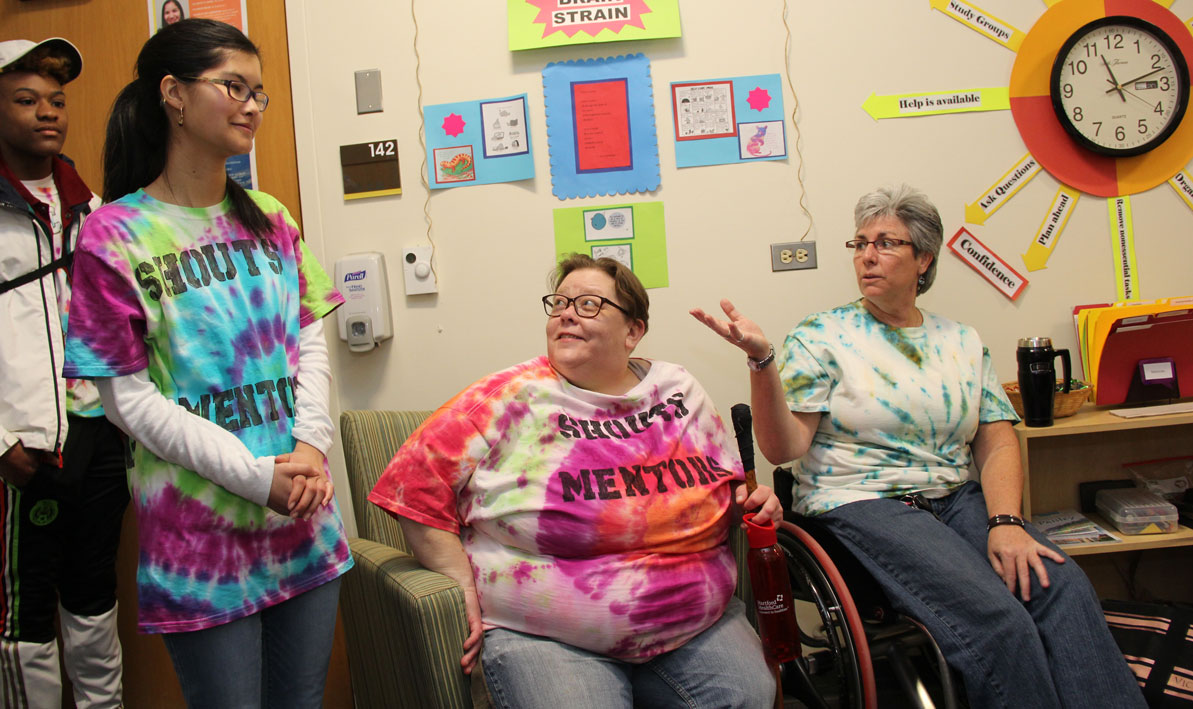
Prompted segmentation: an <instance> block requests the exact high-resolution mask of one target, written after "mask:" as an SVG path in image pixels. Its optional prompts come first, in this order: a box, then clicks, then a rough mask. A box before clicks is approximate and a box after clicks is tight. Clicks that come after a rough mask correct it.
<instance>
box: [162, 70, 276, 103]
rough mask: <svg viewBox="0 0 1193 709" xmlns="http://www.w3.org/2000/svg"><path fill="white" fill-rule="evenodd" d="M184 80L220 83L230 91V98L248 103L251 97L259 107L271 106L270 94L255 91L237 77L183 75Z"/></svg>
mask: <svg viewBox="0 0 1193 709" xmlns="http://www.w3.org/2000/svg"><path fill="white" fill-rule="evenodd" d="M181 78H182V80H183V81H206V82H208V83H210V84H219V85H221V86H223V87H224V89H225V90H226V91H227V92H228V98H230V99H232V100H234V101H239V102H241V103H248V100H249V99H250V98H251V99H253V101H255V102H256V104H257V109H258V110H260V111H264V110H265V108H266V107H267V106H269V94H267V93H265V92H264V91H253V89H252V87H250V86H249V85H248V84H246V83H244V82H243V81H237V80H236V79H212V78H210V77H207V76H186V77H181Z"/></svg>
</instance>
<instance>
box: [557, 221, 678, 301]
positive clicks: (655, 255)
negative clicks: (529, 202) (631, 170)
mask: <svg viewBox="0 0 1193 709" xmlns="http://www.w3.org/2000/svg"><path fill="white" fill-rule="evenodd" d="M554 221H555V261H556V263H558V262H559V260H560V259H562V258H563V257H564V256H565V255H567V254H570V253H581V254H588V255H590V256H592V257H593V258H605V257H607V258H611V259H614V260H616V261H620V262H621V263H623V264H625V266H626V267H627V268H629V269H630V270H631V271H633V272H634V275H636V276H638V280H640V281H642V285H643V286H645V287H646V288H665V287H667V278H668V276H667V234H666V229H665V225H664V223H663V203H662V202H638V203H636V204H608V205H601V206H587V207H563V208H560V209H556V210H555V212H554Z"/></svg>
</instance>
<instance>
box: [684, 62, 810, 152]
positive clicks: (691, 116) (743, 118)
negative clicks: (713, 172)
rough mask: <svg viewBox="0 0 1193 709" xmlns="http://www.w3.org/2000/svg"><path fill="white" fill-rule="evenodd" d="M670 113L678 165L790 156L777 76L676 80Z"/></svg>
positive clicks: (779, 80)
mask: <svg viewBox="0 0 1193 709" xmlns="http://www.w3.org/2000/svg"><path fill="white" fill-rule="evenodd" d="M671 116H672V127H673V128H674V130H675V165H676V167H698V166H701V165H724V164H728V163H742V162H757V161H760V160H783V159H786V157H787V124H786V122H785V120H784V116H783V84H782V81H781V79H780V77H779V75H778V74H760V75H758V76H739V77H736V78H732V79H708V80H703V81H677V82H674V83H672V84H671Z"/></svg>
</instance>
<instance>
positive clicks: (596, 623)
mask: <svg viewBox="0 0 1193 709" xmlns="http://www.w3.org/2000/svg"><path fill="white" fill-rule="evenodd" d="M742 479H744V476H743V474H742V468H741V459H740V457H739V456H738V453H737V450H736V447H735V444H734V442H733V439H732V437H730V436H729V435H727V434H726V431H725V427H724V424H723V422H722V421H721V418H720V416H719V415H717V412H716V411H715V409H714V408H713V405H712V402H711V401H710V400H709V398H708V395H707V394H705V392H704V390H703V389H702V388H701V387H700V385H699V383H697V382H696V380H695V379H694V378H693V377H692V376H691V375H690V374H688V373H687V371H686V370H684V369H683V368H682V367H679V366H677V365H674V364H668V363H666V362H657V361H655V362H651V363H650V370H649V371H648V372H647V373H646V374H645V376H644V377H643V378H642V380H641V381H640V382H639V383H638V385H637V386H635V387H634V388H633V389H631V390H630V391H629V392H627V393H626V394H624V395H621V396H608V395H604V394H598V393H595V392H591V391H586V390H584V389H579V388H577V387H575V386H572V385H571V384H570V383H568V381H567V380H565V379H564V378H563V377H562V376H560V375H559V374H558V373H557V372H556V371H555V370H554V369H553V368H552V367H551V365H550V363H549V362H548V360H547V358H546V357H539V358H537V359H533V360H530V361H529V362H524V363H522V364H519V365H517V366H515V367H512V368H510V369H507V370H505V371H502V372H498V373H497V374H493V375H490V376H488V377H486V378H484V379H482V380H481V381H479V382H477V383H476V384H473V385H472V386H470V387H469V388H467V389H465V390H464V391H463V392H461V393H460V394H458V395H456V397H455V398H453V399H452V400H451V401H449V402H448V403H446V404H444V405H443V406H442V407H441V408H440V409H439V410H438V411H436V412H435V413H434V415H432V416H431V418H429V419H427V421H426V422H424V423H423V425H422V426H421V427H420V428H419V429H418V430H417V431H415V433H414V434H413V435H412V436H411V437H410V440H408V441H407V442H406V444H405V445H403V446H402V448H401V449H400V450H399V451H398V454H397V455H396V456H395V457H394V459H393V461H392V462H391V463H390V464H389V466H388V467H387V468H386V469H385V472H384V474H383V475H382V476H381V479H380V480H379V481H378V483H377V485H376V487H374V488H373V491H372V493H371V494H370V495H369V500H370V501H371V502H373V503H375V504H377V505H380V506H381V507H383V508H384V509H386V510H388V511H389V512H391V513H393V514H395V515H400V516H403V517H407V518H409V519H411V520H413V521H415V522H419V523H421V524H425V525H428V526H431V527H435V528H437V529H442V530H447V531H450V532H454V533H459V534H460V537H461V540H462V541H463V545H464V550H465V552H467V554H468V557H469V559H470V561H471V562H472V569H473V573H474V575H475V577H476V587H477V594H478V596H479V599H480V605H481V612H482V617H483V621H484V625H485V627H486V628H494V627H497V628H506V629H509V630H514V631H518V632H523V633H529V634H533V635H540V636H546V637H550V638H553V639H555V640H558V641H561V642H564V643H568V644H570V645H575V646H577V647H581V648H584V649H586V650H590V651H592V652H598V653H602V654H605V655H609V656H612V657H616V658H619V659H622V660H626V661H629V662H645V661H646V660H648V659H650V658H651V657H654V656H656V655H658V654H660V653H664V652H667V651H670V650H673V649H675V648H676V647H679V646H680V645H683V644H684V643H685V642H687V641H688V640H689V639H690V638H692V637H694V636H695V635H697V634H699V633H700V632H701V631H703V630H704V629H706V628H708V627H709V626H711V625H712V624H713V623H715V622H716V621H717V620H718V619H719V618H720V617H721V615H722V613H723V612H724V610H725V607H726V605H727V604H728V602H729V598H730V596H731V595H732V594H733V589H734V585H735V584H736V579H737V573H736V567H735V565H734V560H733V556H732V554H731V552H730V551H729V548H728V545H727V543H726V540H727V538H728V529H729V521H730V520H729V517H730V513H729V506H730V502H731V487H732V486H731V485H730V483H731V482H733V481H737V480H742Z"/></svg>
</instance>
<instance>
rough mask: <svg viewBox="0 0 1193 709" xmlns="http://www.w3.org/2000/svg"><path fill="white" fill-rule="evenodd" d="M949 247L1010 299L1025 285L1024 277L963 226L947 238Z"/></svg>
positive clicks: (1017, 295)
mask: <svg viewBox="0 0 1193 709" xmlns="http://www.w3.org/2000/svg"><path fill="white" fill-rule="evenodd" d="M949 249H950V250H951V251H952V252H953V253H954V254H956V255H957V257H958V258H960V259H961V260H962V261H964V262H965V263H967V264H968V265H969V267H970V268H972V269H973V270H975V271H977V272H978V273H980V274H981V275H982V278H985V279H986V280H987V281H989V282H990V285H992V286H994V287H995V288H997V289H998V290H999V291H1000V292H1001V293H1002V294H1003V295H1005V296H1006V297H1008V298H1010V299H1011V300H1015V299H1016V298H1018V297H1019V294H1020V293H1022V292H1023V289H1024V288H1025V287H1026V286H1027V279H1026V278H1024V277H1023V276H1021V275H1019V273H1018V272H1016V271H1015V269H1013V268H1011V266H1010V264H1008V263H1007V262H1006V261H1004V260H1003V259H1001V258H999V256H998V254H996V253H994V252H993V251H991V250H990V249H989V248H988V247H987V246H986V245H985V244H983V243H982V242H980V241H978V239H977V237H975V236H974V235H973V234H970V233H969V231H968V230H967V229H966V228H965V227H961V228H960V229H958V230H957V233H956V234H953V238H952V239H950V240H949Z"/></svg>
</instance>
